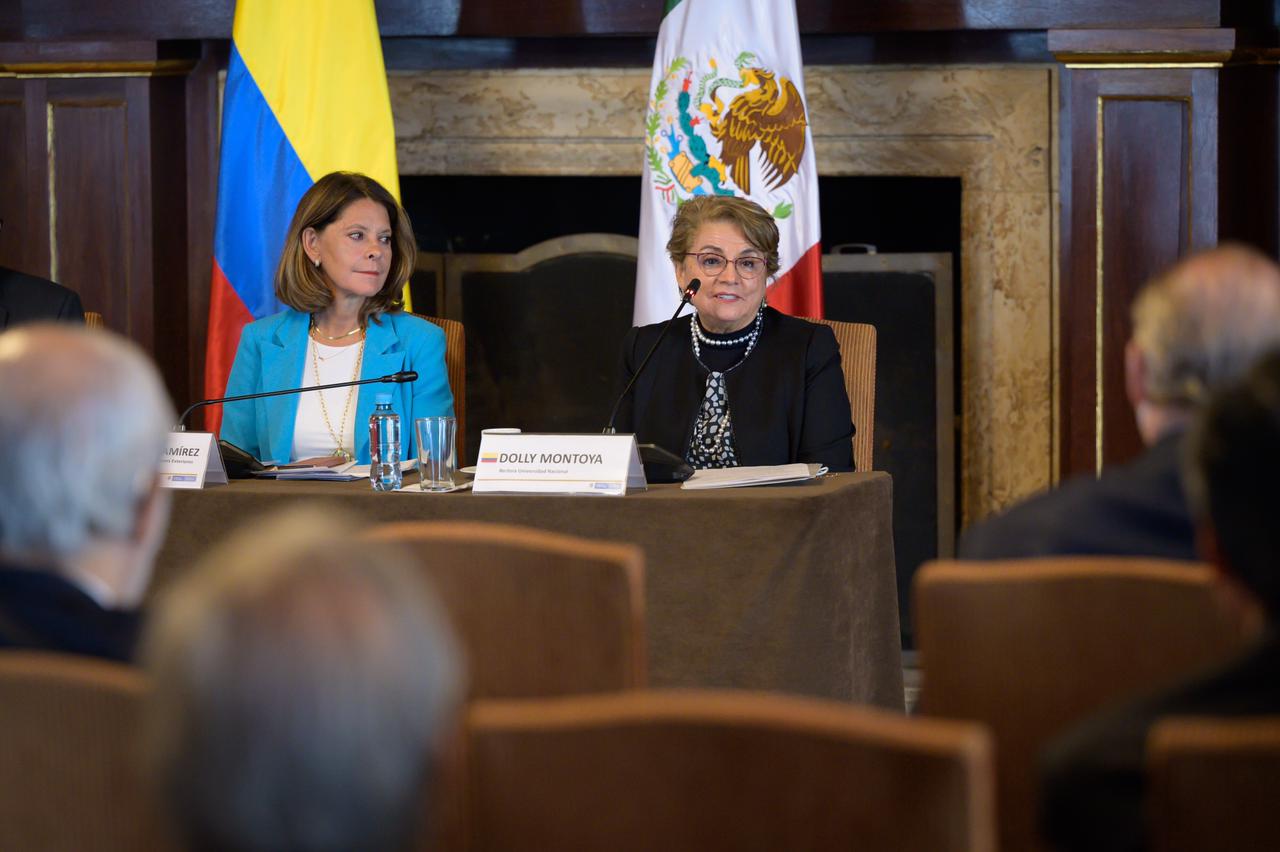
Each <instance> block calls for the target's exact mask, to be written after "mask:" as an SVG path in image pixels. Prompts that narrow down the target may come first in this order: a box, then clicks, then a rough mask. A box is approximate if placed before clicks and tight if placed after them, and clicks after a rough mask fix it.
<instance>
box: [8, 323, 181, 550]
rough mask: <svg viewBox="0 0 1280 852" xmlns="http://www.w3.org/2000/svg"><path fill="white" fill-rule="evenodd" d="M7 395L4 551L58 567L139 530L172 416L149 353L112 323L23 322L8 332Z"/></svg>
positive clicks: (153, 485) (154, 481) (131, 536)
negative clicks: (101, 326) (104, 326)
mask: <svg viewBox="0 0 1280 852" xmlns="http://www.w3.org/2000/svg"><path fill="white" fill-rule="evenodd" d="M0 400H4V404H3V405H0V557H2V558H4V559H5V560H6V561H10V562H17V563H29V564H31V565H33V566H57V565H62V564H66V563H67V562H69V561H72V560H74V559H76V558H77V557H79V556H81V555H82V554H83V553H84V551H85V550H86V549H88V548H91V547H92V546H93V545H94V544H95V543H96V542H100V541H121V540H128V539H130V538H133V537H135V536H136V534H137V533H138V529H137V528H138V520H139V513H140V512H141V511H142V510H143V507H144V505H145V504H146V502H147V500H148V499H149V497H150V495H152V494H153V492H154V489H155V485H156V471H157V467H158V464H159V461H160V458H161V455H162V453H163V452H164V447H165V440H166V434H167V432H168V430H169V428H170V426H171V424H172V422H173V407H172V405H171V404H170V402H169V398H168V395H167V394H166V393H165V390H164V387H163V385H162V384H161V382H160V376H159V374H158V373H157V372H156V368H155V366H154V365H153V364H152V363H151V361H150V360H149V359H148V358H147V356H146V355H144V354H143V352H142V351H141V350H140V349H138V348H137V347H136V346H135V345H134V344H132V343H130V342H129V341H127V340H125V339H124V338H122V337H118V336H116V335H114V334H111V333H110V332H105V331H95V330H90V329H85V328H82V327H79V326H68V325H56V326H55V325H29V326H23V327H21V328H19V329H15V330H13V331H8V332H5V333H4V334H0ZM147 568H148V569H149V566H147Z"/></svg>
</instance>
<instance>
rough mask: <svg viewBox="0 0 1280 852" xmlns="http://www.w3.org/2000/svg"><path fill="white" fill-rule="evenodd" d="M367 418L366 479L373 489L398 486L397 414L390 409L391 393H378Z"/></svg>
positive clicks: (398, 421)
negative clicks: (374, 404) (374, 405)
mask: <svg viewBox="0 0 1280 852" xmlns="http://www.w3.org/2000/svg"><path fill="white" fill-rule="evenodd" d="M374 400H375V401H376V402H377V407H376V408H375V409H374V410H373V415H372V416H371V417H370V418H369V461H370V465H369V481H370V482H371V483H373V490H374V491H395V490H397V489H399V488H400V483H401V482H402V481H403V474H401V473H400V415H399V414H396V413H395V412H394V411H392V410H391V394H389V393H380V394H378V395H377V396H376V397H374Z"/></svg>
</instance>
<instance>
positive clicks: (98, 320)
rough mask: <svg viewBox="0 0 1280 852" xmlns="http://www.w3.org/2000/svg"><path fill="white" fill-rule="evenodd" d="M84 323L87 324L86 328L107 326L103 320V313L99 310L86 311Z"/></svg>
mask: <svg viewBox="0 0 1280 852" xmlns="http://www.w3.org/2000/svg"><path fill="white" fill-rule="evenodd" d="M84 324H85V328H104V327H105V324H104V323H103V321H102V314H100V313H98V312H97V311H85V312H84Z"/></svg>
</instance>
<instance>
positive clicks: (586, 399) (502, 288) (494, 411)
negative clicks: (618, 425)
mask: <svg viewBox="0 0 1280 852" xmlns="http://www.w3.org/2000/svg"><path fill="white" fill-rule="evenodd" d="M637 246H638V241H637V240H636V239H635V238H634V237H626V236H619V235H616V234H576V235H573V236H567V237H559V238H556V239H552V240H547V241H545V242H541V243H538V244H536V245H534V246H531V247H529V248H527V249H525V250H524V251H522V252H519V253H517V254H472V255H467V254H450V255H445V256H444V264H445V274H444V281H445V288H444V315H445V316H446V317H449V318H450V319H457V320H461V321H462V322H463V323H464V325H465V326H466V330H467V432H468V435H467V447H469V448H471V451H472V452H473V453H474V452H476V451H478V450H479V447H480V430H481V429H483V428H487V427H492V426H513V427H518V428H521V429H524V430H526V431H545V432H598V431H599V430H600V429H602V428H603V427H604V425H605V421H606V420H607V419H608V416H609V406H610V404H611V403H612V400H613V396H614V394H616V392H617V390H618V389H617V388H616V384H617V375H618V365H619V353H620V351H621V349H620V347H621V345H622V338H623V336H624V335H625V334H626V332H627V330H628V329H630V328H631V314H632V303H633V299H634V295H635V277H636V255H637Z"/></svg>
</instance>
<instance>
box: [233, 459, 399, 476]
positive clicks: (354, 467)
mask: <svg viewBox="0 0 1280 852" xmlns="http://www.w3.org/2000/svg"><path fill="white" fill-rule="evenodd" d="M414 464H416V462H414V461H413V459H406V460H404V461H402V462H400V469H401V470H406V471H407V470H412V469H413V467H414ZM253 475H254V476H258V477H261V478H263V479H321V480H326V481H329V482H354V481H355V480H357V479H368V478H369V465H367V464H356V463H355V462H353V461H343V460H342V459H340V458H338V457H337V456H332V457H330V456H326V457H324V458H318V459H304V460H303V461H298V462H293V463H292V464H285V465H279V466H277V467H271V468H267V469H266V470H260V471H256V472H255V473H254V474H253Z"/></svg>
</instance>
